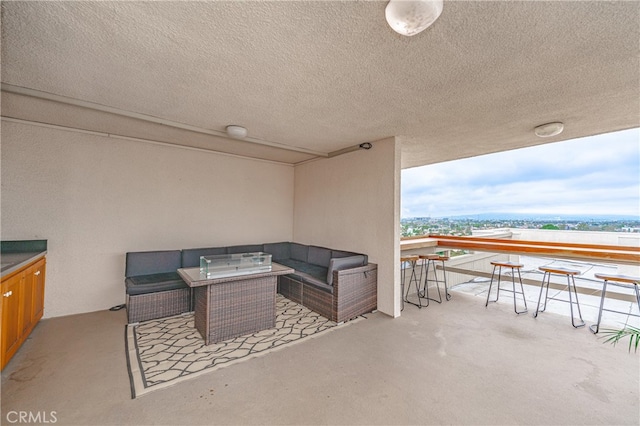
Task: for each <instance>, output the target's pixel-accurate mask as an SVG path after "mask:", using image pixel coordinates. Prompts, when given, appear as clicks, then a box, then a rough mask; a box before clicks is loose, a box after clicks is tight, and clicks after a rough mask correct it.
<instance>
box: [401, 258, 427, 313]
mask: <svg viewBox="0 0 640 426" xmlns="http://www.w3.org/2000/svg"><path fill="white" fill-rule="evenodd" d="M418 259H419V258H418V255H417V254H412V255H407V256H400V287H401V289H400V291H401V293H402V308H401V309H400V310H401V311H404V303H405V302H407V303H411V304H412V305H416V306H417V307H419V308H422V303H421V302H420V298H419V297H418V303H413V302H411V301H410V300H409V289H410V288H411V283H412V282H413V283H415V284H416V290H417V291H418V292H419V286H420V280H419V279H418V276H417V275H416V263H417V262H418ZM409 267H410V268H411V275H410V276H409V283H408V285H407V286H406V287H407V294H406V295H405V293H404V288H405V275H406V274H405V271H404V270H405V269H407V268H409ZM418 295H419V294H418Z"/></svg>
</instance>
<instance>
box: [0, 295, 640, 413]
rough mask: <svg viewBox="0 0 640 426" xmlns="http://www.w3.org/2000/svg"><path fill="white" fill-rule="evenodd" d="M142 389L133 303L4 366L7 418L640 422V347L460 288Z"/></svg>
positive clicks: (75, 326)
mask: <svg viewBox="0 0 640 426" xmlns="http://www.w3.org/2000/svg"><path fill="white" fill-rule="evenodd" d="M452 294H453V299H452V300H451V301H449V302H445V303H443V304H442V305H438V304H433V303H432V304H431V306H429V307H428V308H423V309H421V310H419V309H418V308H416V307H414V306H411V305H407V306H406V308H405V310H404V312H403V315H402V317H401V318H397V319H392V318H390V317H388V316H386V315H383V314H381V313H376V314H372V315H370V316H369V319H368V320H364V321H360V322H358V323H356V324H352V325H349V326H347V327H342V328H340V329H337V330H335V331H332V332H329V333H327V334H325V335H323V336H320V337H317V338H313V339H309V340H307V341H306V342H302V343H300V344H297V345H293V346H291V347H289V348H285V349H282V350H280V351H276V352H273V353H270V354H267V355H265V356H262V357H258V358H254V359H250V360H247V361H246V362H242V363H239V364H236V365H232V366H229V367H226V368H223V369H221V370H218V371H215V372H212V373H211V374H205V375H203V376H200V377H198V378H195V379H193V380H190V381H186V382H183V383H181V384H177V385H175V386H172V387H170V388H167V389H164V390H159V391H156V392H152V393H150V394H148V395H144V396H142V397H140V398H139V399H136V400H131V399H130V389H129V378H128V376H127V368H126V359H125V350H124V325H125V312H124V311H119V312H109V311H103V312H95V313H90V314H83V315H75V316H69V317H62V318H54V319H48V320H43V321H41V323H40V324H39V325H38V326H37V327H36V329H35V330H34V332H33V333H32V335H31V337H30V338H29V340H28V341H27V342H26V343H25V344H24V346H23V347H22V348H21V350H20V351H19V352H18V354H17V355H16V356H15V357H14V359H13V360H12V361H11V362H10V363H9V365H8V366H7V367H6V368H5V370H4V371H3V372H2V404H1V405H2V424H15V423H16V422H15V419H16V418H17V417H16V416H18V415H19V414H17V413H16V412H20V411H23V412H27V413H31V414H32V415H39V416H40V421H41V422H42V423H46V422H44V421H42V420H48V423H54V422H53V421H52V420H53V419H55V423H56V424H61V425H63V424H64V425H66V424H78V425H98V424H99V425H106V424H135V425H140V424H189V425H192V424H474V425H477V424H509V425H512V424H545V425H546V424H548V425H551V424H565V425H568V424H572V425H574V424H602V425H613V424H636V425H637V424H639V423H640V403H639V399H640V398H639V393H640V390H639V380H640V362H639V359H640V358H639V355H640V353H639V354H634V353H633V352H632V353H629V352H628V351H627V342H626V341H625V342H624V343H623V344H619V345H618V346H616V347H613V346H611V345H610V344H603V342H602V339H600V338H598V337H597V336H594V335H592V334H591V333H590V332H589V330H588V329H587V328H582V329H574V328H573V327H571V325H570V323H569V320H568V318H567V317H564V316H558V315H556V314H554V313H548V312H547V313H545V314H544V315H541V316H540V317H538V318H537V319H534V318H532V316H531V315H530V314H528V315H521V316H516V315H515V314H514V313H513V311H512V310H511V309H512V305H511V304H510V303H509V301H505V302H504V303H503V301H502V300H501V301H500V302H498V303H495V304H491V305H490V306H489V308H485V307H484V300H483V299H482V298H479V297H474V296H472V295H469V294H464V293H460V292H452Z"/></svg>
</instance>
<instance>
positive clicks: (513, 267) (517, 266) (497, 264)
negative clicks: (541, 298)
mask: <svg viewBox="0 0 640 426" xmlns="http://www.w3.org/2000/svg"><path fill="white" fill-rule="evenodd" d="M491 264H492V265H493V272H492V273H491V282H490V283H489V292H488V293H487V303H485V304H484V306H485V307H487V306H489V302H497V301H498V299H499V298H500V276H501V275H502V268H511V283H512V284H513V290H508V289H506V288H505V289H502V290H503V291H508V292H511V293H513V310H514V311H515V312H516V314H518V315H520V314H524V313H526V312H527V311H528V308H527V299H526V297H525V296H524V286H523V285H522V276H521V275H520V269H521V268H522V267H523V266H524V265H523V264H522V263H513V262H498V261H492V262H491ZM496 268H498V290H497V291H496V300H489V298H490V296H491V287H492V286H493V277H494V275H495V273H496ZM514 271H518V279H519V280H520V292H516V275H515V272H514ZM516 294H521V295H522V301H523V302H524V311H518V308H517V306H516Z"/></svg>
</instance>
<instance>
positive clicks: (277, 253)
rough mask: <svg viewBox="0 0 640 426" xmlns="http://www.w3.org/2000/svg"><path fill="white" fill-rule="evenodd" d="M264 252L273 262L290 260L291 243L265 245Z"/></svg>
mask: <svg viewBox="0 0 640 426" xmlns="http://www.w3.org/2000/svg"><path fill="white" fill-rule="evenodd" d="M264 252H265V253H269V254H270V255H271V258H272V259H273V260H277V259H290V258H291V243H266V244H265V245H264Z"/></svg>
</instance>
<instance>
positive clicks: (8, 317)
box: [1, 272, 25, 367]
mask: <svg viewBox="0 0 640 426" xmlns="http://www.w3.org/2000/svg"><path fill="white" fill-rule="evenodd" d="M24 279H25V274H24V272H22V273H19V274H16V275H14V276H13V277H11V278H8V279H7V280H5V281H3V282H2V339H1V340H2V367H4V364H6V363H7V362H8V361H9V359H10V358H11V357H12V356H13V354H14V353H15V351H17V350H18V347H19V346H20V342H21V337H22V324H21V322H22V309H21V305H22V294H21V293H22V291H21V290H22V288H23V287H24Z"/></svg>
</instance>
